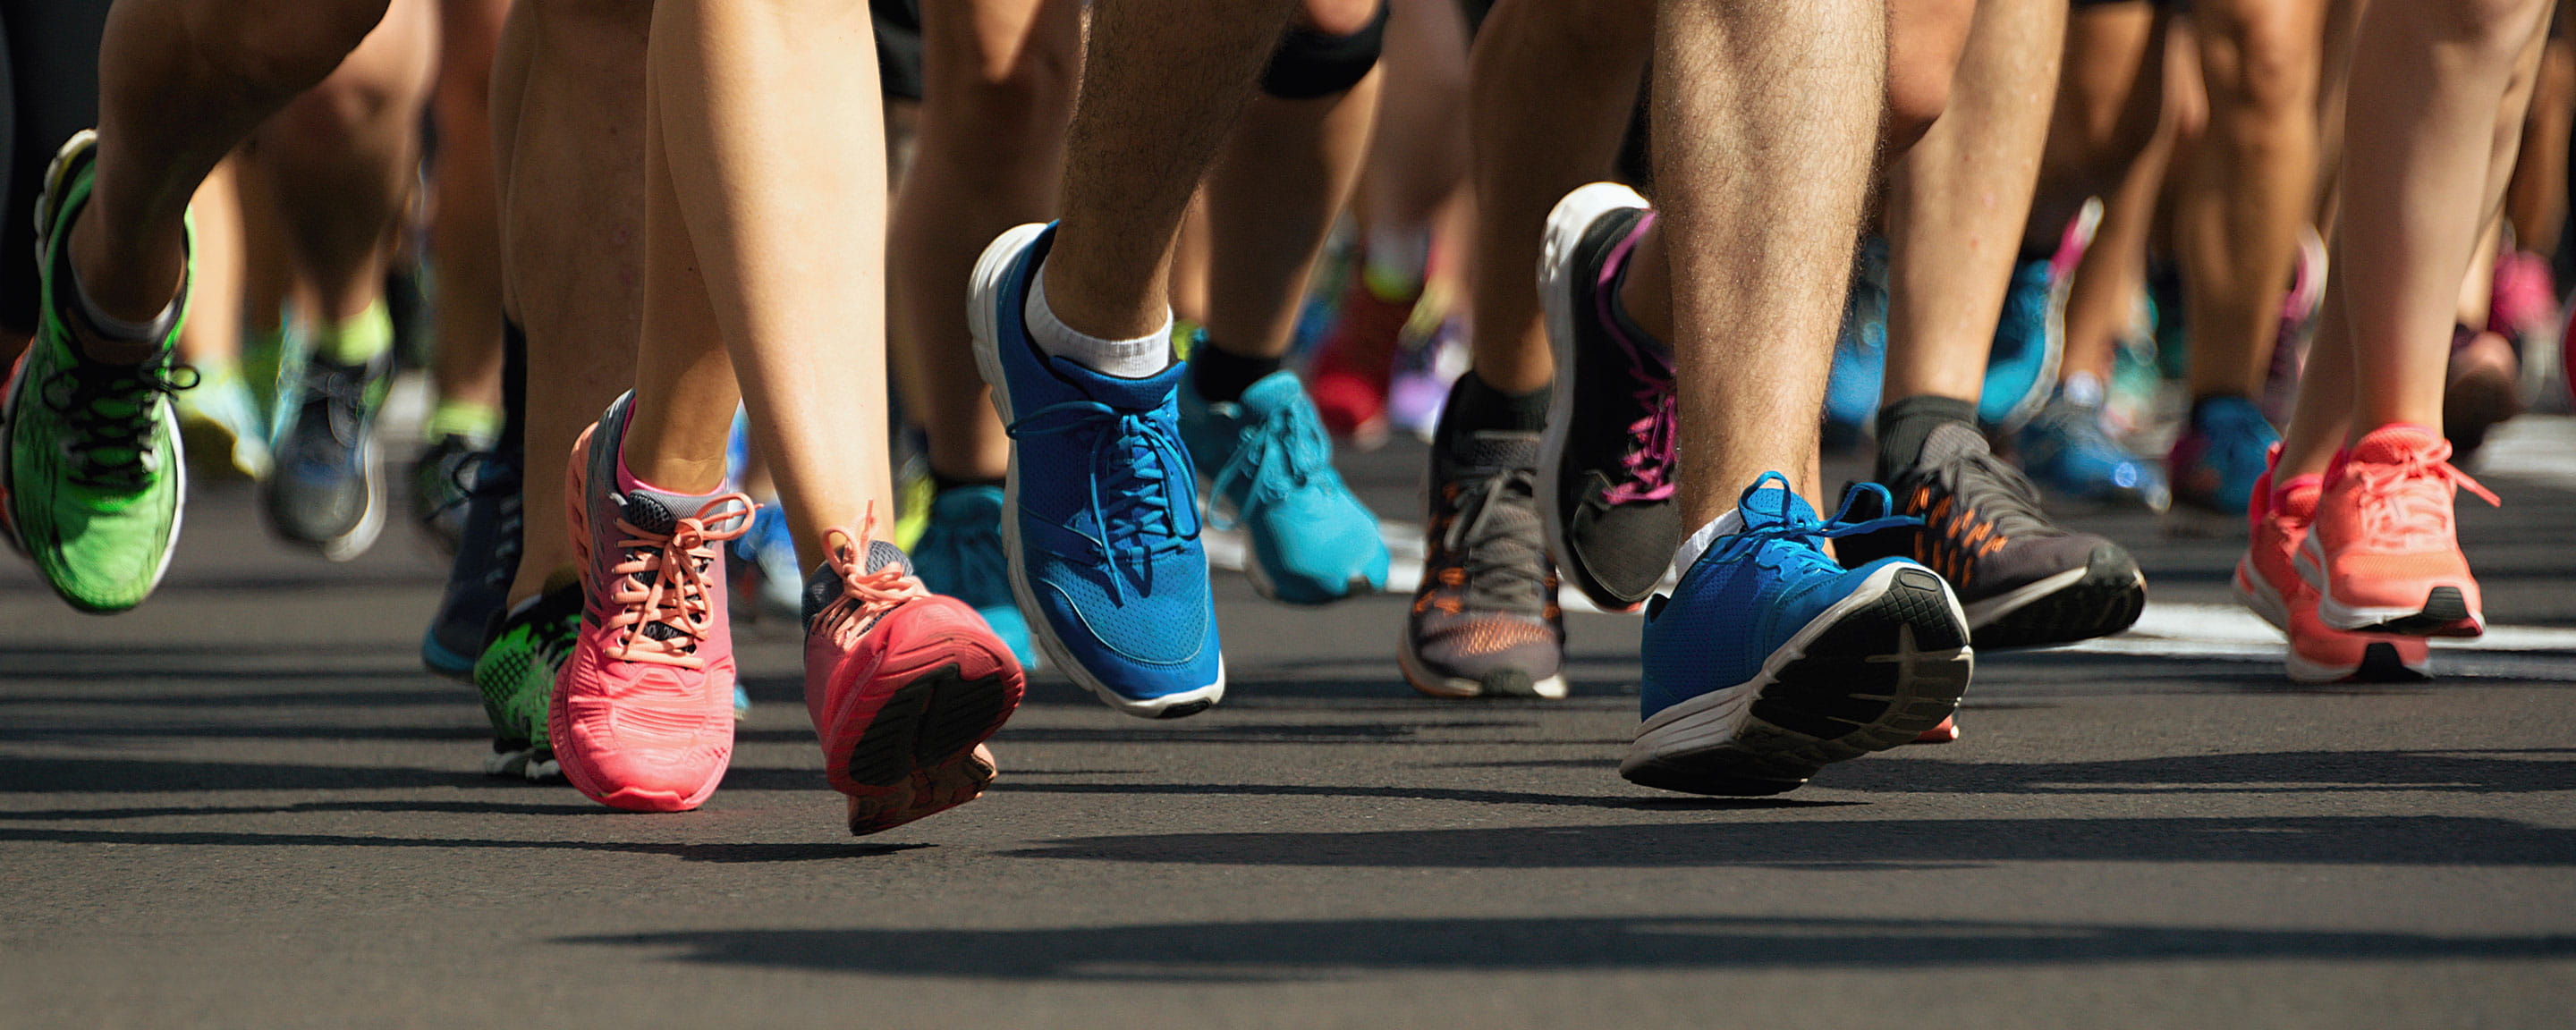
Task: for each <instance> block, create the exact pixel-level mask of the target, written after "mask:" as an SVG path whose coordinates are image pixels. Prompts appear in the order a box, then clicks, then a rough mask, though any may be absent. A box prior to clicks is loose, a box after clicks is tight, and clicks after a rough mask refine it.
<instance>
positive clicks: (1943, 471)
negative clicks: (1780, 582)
mask: <svg viewBox="0 0 2576 1030" xmlns="http://www.w3.org/2000/svg"><path fill="white" fill-rule="evenodd" d="M1887 487H1888V490H1889V491H1890V492H1891V493H1893V494H1894V495H1895V498H1896V505H1897V509H1898V514H1903V515H1912V516H1916V517H1919V518H1921V519H1922V520H1923V525H1922V526H1921V527H1920V528H1906V529H1895V530H1886V531H1882V532H1878V533H1872V534H1868V535H1865V536H1856V537H1849V538H1845V539H1843V540H1839V541H1836V551H1837V555H1838V557H1840V558H1841V559H1842V562H1843V564H1844V565H1845V566H1847V567H1858V566H1859V565H1861V564H1864V563H1867V562H1870V561H1874V560H1876V559H1879V558H1885V557H1891V556H1901V557H1907V558H1912V559H1914V560H1915V561H1918V562H1921V563H1923V564H1924V565H1926V566H1928V567H1930V568H1931V569H1932V571H1934V572H1938V573H1940V574H1941V575H1942V577H1943V578H1945V579H1948V580H1949V581H1950V585H1951V587H1952V588H1953V589H1955V590H1956V591H1958V595H1959V602H1960V605H1961V606H1962V607H1964V608H1965V609H1966V610H1967V614H1968V629H1969V631H1970V632H1971V633H1972V634H1974V639H1973V643H1974V644H1975V646H1977V647H1978V648H1981V649H1983V648H2005V647H2043V646H2047V645H2050V644H2070V643H2074V642H2075V641H2078V640H2090V639H2092V638H2094V637H2100V636H2109V635H2110V634H2113V633H2117V632H2119V631H2121V630H2124V629H2127V628H2129V624H2130V623H2133V622H2136V621H2138V614H2139V613H2140V612H2143V611H2145V610H2146V605H2147V578H2146V576H2145V575H2144V574H2142V573H2140V572H2139V571H2138V563H2137V562H2136V561H2135V560H2132V559H2131V558H2130V557H2129V552H2128V551H2127V550H2126V549H2124V548H2122V547H2121V546H2120V545H2118V544H2115V543H2112V542H2111V541H2109V540H2106V539H2103V538H2101V537H2098V536H2095V535H2093V534H2090V533H2075V532H2069V531H2067V530H2064V529H2060V528H2058V527H2057V526H2056V525H2055V524H2053V523H2051V522H2049V521H2048V517H2047V516H2046V515H2043V514H2041V513H2040V506H2039V488H2038V487H2036V486H2033V485H2032V484H2031V481H2030V480H2029V479H2028V478H2027V477H2025V476H2023V475H2022V473H2021V470H2020V469H2017V468H2014V467H2012V465H2010V464H2008V463H2006V462H2005V461H2004V460H2003V459H2001V458H1998V457H1995V454H1994V452H1993V451H1992V450H1990V449H1989V448H1988V447H1987V446H1986V438H1985V436H1984V435H1983V434H1980V433H1979V432H1977V430H1976V429H1974V428H1973V427H1970V426H1968V425H1966V424H1963V423H1951V424H1947V425H1942V426H1939V427H1937V428H1935V429H1933V430H1932V433H1931V435H1930V436H1928V437H1926V438H1925V439H1924V441H1923V451H1922V454H1921V456H1920V457H1918V458H1916V460H1915V463H1914V465H1913V466H1912V467H1910V468H1907V469H1906V470H1905V471H1904V472H1902V473H1899V474H1898V475H1897V476H1896V477H1895V481H1894V482H1891V483H1888V484H1887ZM1863 514H1866V513H1863Z"/></svg>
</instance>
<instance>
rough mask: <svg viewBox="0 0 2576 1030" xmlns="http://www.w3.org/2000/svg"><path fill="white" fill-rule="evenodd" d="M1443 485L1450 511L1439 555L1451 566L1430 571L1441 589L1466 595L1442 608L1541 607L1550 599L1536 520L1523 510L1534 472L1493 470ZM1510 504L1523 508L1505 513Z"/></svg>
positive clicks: (1534, 491) (1532, 494) (1531, 494)
mask: <svg viewBox="0 0 2576 1030" xmlns="http://www.w3.org/2000/svg"><path fill="white" fill-rule="evenodd" d="M1446 489H1448V490H1449V491H1450V493H1449V501H1450V503H1451V504H1452V505H1453V506H1454V510H1453V511H1452V513H1451V514H1450V517H1449V518H1448V520H1447V524H1446V525H1444V526H1443V527H1441V532H1440V554H1441V555H1442V556H1444V557H1450V558H1451V559H1452V561H1453V562H1454V564H1449V563H1444V564H1447V567H1445V568H1440V569H1436V570H1434V572H1433V575H1435V576H1437V577H1438V578H1439V579H1440V581H1441V585H1442V586H1444V587H1448V588H1451V589H1453V590H1464V591H1465V597H1464V598H1463V599H1459V600H1456V601H1453V602H1452V603H1451V604H1450V605H1444V607H1448V608H1449V609H1450V610H1452V611H1459V610H1463V609H1465V608H1467V607H1475V608H1479V609H1489V610H1490V609H1501V610H1508V611H1539V610H1541V609H1544V608H1545V607H1546V606H1547V605H1548V603H1549V601H1550V600H1551V599H1550V597H1549V596H1548V594H1549V584H1548V575H1547V557H1546V551H1545V544H1544V542H1543V541H1542V539H1541V538H1540V535H1539V534H1538V533H1537V532H1536V529H1537V520H1536V519H1535V517H1533V516H1532V515H1530V514H1529V513H1527V512H1526V510H1525V509H1526V508H1527V507H1529V506H1531V505H1534V504H1535V500H1534V499H1535V498H1536V497H1537V496H1538V474H1537V472H1536V471H1535V470H1532V469H1525V468H1509V467H1505V468H1496V469H1493V470H1492V471H1491V472H1489V473H1488V474H1485V475H1481V476H1474V477H1470V478H1465V479H1460V480H1456V481H1453V482H1452V483H1451V484H1450V485H1449V486H1448V487H1447V488H1446ZM1515 504H1517V505H1518V506H1520V507H1521V508H1522V509H1524V510H1523V513H1522V517H1521V518H1511V517H1509V516H1508V513H1510V512H1512V511H1514V509H1515Z"/></svg>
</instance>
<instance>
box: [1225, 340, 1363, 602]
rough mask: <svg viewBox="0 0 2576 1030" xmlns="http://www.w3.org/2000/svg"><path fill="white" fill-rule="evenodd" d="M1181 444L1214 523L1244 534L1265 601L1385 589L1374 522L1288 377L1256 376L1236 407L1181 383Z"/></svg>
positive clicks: (1325, 598)
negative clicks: (1184, 445) (1203, 396)
mask: <svg viewBox="0 0 2576 1030" xmlns="http://www.w3.org/2000/svg"><path fill="white" fill-rule="evenodd" d="M1181 439H1182V440H1183V441H1185V442H1187V443H1188V444H1189V449H1190V458H1191V459H1192V460H1193V461H1195V462H1196V463H1197V466H1198V472H1199V476H1200V478H1201V479H1203V480H1204V481H1206V483H1207V484H1208V508H1209V511H1210V513H1211V515H1210V517H1211V521H1212V523H1213V524H1215V525H1216V526H1218V527H1219V528H1224V527H1227V526H1241V527H1242V528H1243V530H1244V535H1245V536H1246V537H1249V538H1250V543H1251V545H1252V560H1251V561H1249V562H1247V563H1245V565H1244V573H1245V574H1246V575H1248V576H1250V577H1251V578H1252V586H1253V589H1255V590H1258V591H1260V593H1261V596H1263V597H1267V598H1269V599H1271V600H1273V601H1280V602H1284V603H1287V604H1330V603H1332V602H1334V601H1339V600H1343V599H1346V598H1351V597H1358V596H1362V595H1366V594H1373V593H1376V592H1378V591H1380V590H1384V589H1386V569H1387V562H1388V556H1387V550H1386V541H1385V540H1384V539H1383V538H1381V537H1379V535H1378V531H1377V516H1376V515H1373V514H1371V513H1370V512H1369V510H1368V506H1367V505H1364V504H1361V503H1360V499H1359V498H1358V497H1355V496H1353V495H1352V494H1351V488H1350V487H1348V486H1345V485H1343V483H1342V476H1341V473H1339V472H1336V471H1334V470H1333V444H1332V441H1330V440H1328V439H1326V438H1325V436H1324V427H1323V423H1322V422H1321V421H1320V420H1318V419H1317V418H1316V417H1315V406H1314V404H1313V403H1312V402H1310V401H1308V400H1307V399H1306V391H1305V389H1304V387H1303V386H1302V384H1300V383H1298V381H1297V374H1296V373H1294V372H1289V371H1285V370H1282V371H1278V372H1273V373H1271V374H1269V375H1266V376H1263V377H1261V379H1260V380H1259V381H1258V382H1255V383H1253V384H1252V385H1251V386H1250V387H1247V388H1245V389H1244V391H1243V396H1242V398H1241V399H1239V400H1234V401H1225V402H1219V403H1215V404H1211V403H1208V402H1207V401H1205V400H1202V399H1200V397H1199V392H1198V388H1197V386H1195V385H1193V384H1192V383H1191V382H1190V381H1189V380H1188V379H1186V378H1184V379H1183V380H1182V382H1181Z"/></svg>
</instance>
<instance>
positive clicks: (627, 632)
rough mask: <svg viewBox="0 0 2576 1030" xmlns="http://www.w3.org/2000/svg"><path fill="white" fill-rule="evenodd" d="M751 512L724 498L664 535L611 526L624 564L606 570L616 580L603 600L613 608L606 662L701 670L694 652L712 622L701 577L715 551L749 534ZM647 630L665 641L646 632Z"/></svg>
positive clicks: (734, 498)
mask: <svg viewBox="0 0 2576 1030" xmlns="http://www.w3.org/2000/svg"><path fill="white" fill-rule="evenodd" d="M754 507H755V506H754V505H753V504H752V500H751V498H749V497H746V496H744V495H742V494H724V495H722V496H719V497H716V498H714V499H712V500H709V501H708V502H707V503H706V504H704V505H702V506H700V507H699V508H698V511H697V514H695V515H691V516H689V517H687V518H683V519H680V520H678V521H677V522H675V523H673V524H672V526H671V532H670V533H669V534H667V535H665V534H659V533H651V532H646V531H645V530H642V529H639V528H637V527H636V526H635V524H634V523H631V522H628V521H626V520H625V519H623V518H620V519H618V520H617V532H618V534H619V537H620V538H619V540H618V542H617V547H618V549H619V551H620V552H622V553H624V554H625V555H626V560H625V561H622V562H619V563H618V564H616V565H615V566H612V567H610V569H609V571H610V572H611V573H614V574H616V576H617V579H616V585H615V586H614V587H613V588H612V589H611V590H610V591H609V594H608V599H609V600H610V601H611V602H613V603H615V604H616V605H617V606H618V611H617V614H615V615H612V616H610V617H609V619H608V630H609V633H610V638H609V643H608V655H609V657H611V658H617V659H621V660H624V661H629V662H646V663H650V664H654V665H670V666H677V667H679V668H683V669H698V668H704V667H705V666H706V660H705V659H702V658H700V657H698V645H699V644H700V643H703V642H704V641H705V640H706V639H707V634H708V632H709V631H711V630H712V629H713V628H714V621H715V606H714V603H713V602H712V601H711V600H710V599H709V598H708V595H707V589H708V584H709V582H710V580H709V579H708V576H707V573H708V571H709V570H711V569H713V568H714V567H715V560H716V554H717V547H718V546H719V545H721V544H723V543H724V542H725V541H727V540H731V539H734V538H735V537H739V536H741V535H743V534H744V533H745V532H748V531H749V530H750V529H751V513H752V510H753V508H754ZM655 625H659V626H662V627H664V628H665V629H666V630H667V631H668V634H667V635H663V636H656V635H654V634H652V633H650V632H647V630H648V629H649V628H650V627H652V626H655Z"/></svg>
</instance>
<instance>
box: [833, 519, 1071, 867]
mask: <svg viewBox="0 0 2576 1030" xmlns="http://www.w3.org/2000/svg"><path fill="white" fill-rule="evenodd" d="M875 522H876V519H875V516H874V515H873V513H872V514H871V515H870V516H869V517H868V521H867V522H866V523H864V524H862V525H861V526H860V528H859V533H858V535H857V536H855V537H854V536H852V535H851V534H850V533H849V531H848V530H843V529H834V530H830V531H828V532H827V533H826V534H825V536H826V541H827V544H828V546H829V547H830V548H831V555H830V557H829V558H828V560H826V561H825V562H824V563H823V565H822V566H820V567H818V568H816V569H815V570H814V574H813V575H812V576H811V577H809V578H808V579H807V580H806V581H805V710H806V712H807V714H809V715H812V716H813V718H814V732H815V734H816V735H817V736H819V737H821V738H822V742H823V768H824V771H825V774H826V775H827V776H828V777H829V778H830V779H831V782H832V789H833V790H837V791H840V792H841V793H843V794H846V795H848V796H849V799H850V802H849V809H850V832H851V833H853V834H857V835H860V836H865V835H867V834H871V833H877V832H880V831H884V830H889V829H893V828H894V827H897V826H901V825H903V824H905V823H908V822H911V821H913V820H915V819H919V818H921V817H923V816H927V815H933V814H936V813H939V812H943V811H946V810H948V809H951V808H955V807H957V806H958V805H962V804H965V803H967V802H969V801H973V800H975V799H976V798H977V797H979V796H981V795H982V794H983V793H984V787H985V785H986V784H989V783H991V782H993V776H994V772H995V770H994V765H993V755H992V752H990V751H987V750H985V748H984V746H983V743H984V740H985V738H987V737H991V736H992V735H993V733H994V731H996V730H999V729H1001V728H1002V722H1003V721H1004V720H1006V719H1009V718H1010V717H1011V712H1012V710H1013V709H1016V708H1018V707H1019V704H1020V695H1021V693H1022V691H1023V690H1024V688H1025V681H1024V680H1023V677H1022V674H1021V671H1020V663H1019V662H1018V660H1016V659H1014V658H1012V657H1011V649H1010V646H1009V645H1007V644H1004V643H1002V641H1001V638H999V637H996V636H994V635H993V629H992V627H991V626H988V625H986V624H985V622H984V618H983V616H980V615H977V614H975V609H974V608H972V607H969V606H968V605H967V604H966V602H964V601H960V600H958V599H956V598H954V597H947V596H943V595H939V594H933V593H931V592H930V591H929V590H927V589H924V588H923V587H922V585H921V580H920V578H919V577H916V576H914V575H913V573H912V560H911V559H910V558H907V557H905V556H904V553H903V551H902V549H900V548H898V547H896V546H895V545H893V544H891V543H888V542H886V541H883V540H873V541H872V540H870V539H869V537H868V534H869V531H870V530H872V529H874V528H875Z"/></svg>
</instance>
